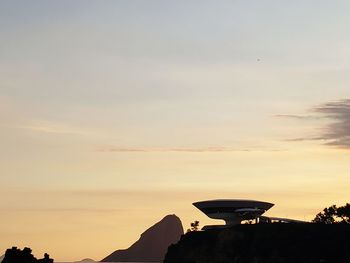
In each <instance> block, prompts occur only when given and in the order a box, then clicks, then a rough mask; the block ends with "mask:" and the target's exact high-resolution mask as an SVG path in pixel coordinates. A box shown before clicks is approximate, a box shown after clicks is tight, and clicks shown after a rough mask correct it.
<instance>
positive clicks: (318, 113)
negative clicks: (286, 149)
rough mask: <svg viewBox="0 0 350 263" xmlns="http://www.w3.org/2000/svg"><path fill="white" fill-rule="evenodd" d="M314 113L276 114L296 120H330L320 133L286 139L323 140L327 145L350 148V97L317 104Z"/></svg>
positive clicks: (313, 109)
mask: <svg viewBox="0 0 350 263" xmlns="http://www.w3.org/2000/svg"><path fill="white" fill-rule="evenodd" d="M310 112H311V113H313V115H289V114H286V115H285V114H281V115H275V116H276V117H280V118H292V119H295V120H311V119H320V120H321V119H322V120H328V122H327V124H325V125H324V126H323V127H322V128H321V129H319V130H318V132H317V133H318V134H314V135H312V136H305V137H297V138H291V139H287V140H286V141H323V143H324V144H326V145H332V146H336V147H338V148H344V149H350V99H344V100H337V101H331V102H327V103H323V104H320V105H318V106H315V107H313V108H312V109H311V111H310Z"/></svg>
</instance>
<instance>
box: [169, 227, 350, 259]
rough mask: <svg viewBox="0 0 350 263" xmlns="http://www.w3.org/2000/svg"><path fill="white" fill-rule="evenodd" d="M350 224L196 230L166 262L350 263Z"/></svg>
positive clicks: (175, 249) (179, 243) (175, 248)
mask: <svg viewBox="0 0 350 263" xmlns="http://www.w3.org/2000/svg"><path fill="white" fill-rule="evenodd" d="M349 236H350V225H348V224H333V225H327V224H312V223H305V224H302V223H301V224H292V223H291V224H283V223H272V224H253V225H248V224H247V225H237V226H234V227H232V228H229V229H224V230H209V231H197V232H196V231H193V232H189V233H187V234H186V235H184V236H183V237H182V238H181V240H180V241H179V242H178V243H177V244H175V245H172V246H170V247H169V250H168V253H167V254H166V256H165V259H164V263H232V262H235V263H249V262H254V263H320V262H323V263H348V262H350V239H349Z"/></svg>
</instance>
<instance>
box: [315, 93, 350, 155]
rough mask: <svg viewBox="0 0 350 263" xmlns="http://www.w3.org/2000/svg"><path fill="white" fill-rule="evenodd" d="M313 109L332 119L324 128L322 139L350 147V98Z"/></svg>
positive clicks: (329, 142)
mask: <svg viewBox="0 0 350 263" xmlns="http://www.w3.org/2000/svg"><path fill="white" fill-rule="evenodd" d="M313 110H314V111H315V112H316V113H318V114H321V115H322V116H323V117H324V118H327V119H329V120H331V122H330V123H329V124H327V125H326V126H325V127H324V128H323V129H322V131H323V132H322V134H321V135H320V139H321V140H325V141H326V144H327V145H333V146H337V147H339V148H345V149H350V99H344V100H338V101H333V102H328V103H325V104H321V105H320V106H317V107H315V108H314V109H313Z"/></svg>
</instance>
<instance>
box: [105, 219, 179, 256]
mask: <svg viewBox="0 0 350 263" xmlns="http://www.w3.org/2000/svg"><path fill="white" fill-rule="evenodd" d="M183 233H184V230H183V227H182V223H181V220H180V219H179V218H178V217H177V216H176V215H167V216H166V217H164V218H163V219H162V220H161V221H159V222H158V223H156V224H155V225H153V226H152V227H150V228H149V229H147V230H146V231H145V232H143V233H142V234H141V237H140V239H139V240H138V241H136V242H135V243H134V244H133V245H132V246H131V247H129V248H128V249H120V250H117V251H115V252H113V253H112V254H110V255H109V256H107V257H105V258H104V259H102V262H161V261H163V259H164V256H165V254H166V252H167V249H168V246H169V245H171V244H174V243H176V242H178V241H179V239H180V237H181V235H183Z"/></svg>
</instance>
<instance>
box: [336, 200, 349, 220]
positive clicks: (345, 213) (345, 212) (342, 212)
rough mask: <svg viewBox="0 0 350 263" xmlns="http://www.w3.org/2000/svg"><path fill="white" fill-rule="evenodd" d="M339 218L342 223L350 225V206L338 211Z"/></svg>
mask: <svg viewBox="0 0 350 263" xmlns="http://www.w3.org/2000/svg"><path fill="white" fill-rule="evenodd" d="M337 216H338V217H339V218H341V221H340V222H341V223H346V224H350V204H349V203H347V204H346V205H345V206H341V207H339V208H338V209H337Z"/></svg>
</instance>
